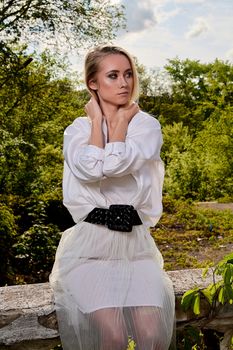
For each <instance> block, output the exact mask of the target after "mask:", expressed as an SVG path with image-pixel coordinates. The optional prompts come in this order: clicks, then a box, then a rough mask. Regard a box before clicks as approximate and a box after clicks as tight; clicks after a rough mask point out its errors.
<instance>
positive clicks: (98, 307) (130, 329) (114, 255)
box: [50, 222, 175, 350]
mask: <svg viewBox="0 0 233 350" xmlns="http://www.w3.org/2000/svg"><path fill="white" fill-rule="evenodd" d="M50 283H51V286H52V288H53V290H54V295H55V303H56V310H57V316H58V322H59V331H60V336H61V340H62V345H63V349H64V350H89V349H90V350H118V349H119V350H126V349H127V344H128V342H130V341H131V346H132V342H133V343H134V344H135V345H134V349H135V350H136V349H137V350H167V349H168V348H169V346H170V348H171V346H172V348H174V347H175V345H174V342H173V341H172V338H173V337H172V335H173V334H174V333H173V329H174V312H175V302H174V291H173V287H172V283H171V281H170V279H169V278H168V276H167V274H166V273H165V271H164V270H163V258H162V256H161V253H160V252H159V250H158V248H157V247H156V244H155V242H154V240H153V238H152V237H151V235H150V232H149V230H148V229H147V228H145V226H143V225H139V226H134V228H133V231H132V232H129V233H125V232H118V231H111V230H109V229H108V228H106V227H104V226H101V225H93V224H90V223H87V222H80V223H78V224H76V225H75V226H74V227H72V228H70V229H68V230H66V231H65V232H64V233H63V235H62V238H61V240H60V243H59V246H58V249H57V253H56V258H55V263H54V266H53V270H52V273H51V275H50ZM171 343H172V345H171Z"/></svg>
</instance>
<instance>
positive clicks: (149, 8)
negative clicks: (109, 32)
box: [114, 0, 233, 68]
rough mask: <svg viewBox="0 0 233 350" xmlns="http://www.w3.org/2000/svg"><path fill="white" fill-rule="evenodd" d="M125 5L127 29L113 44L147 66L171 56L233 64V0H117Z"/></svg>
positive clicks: (203, 61) (165, 61) (157, 64)
mask: <svg viewBox="0 0 233 350" xmlns="http://www.w3.org/2000/svg"><path fill="white" fill-rule="evenodd" d="M114 1H115V2H118V3H121V4H123V5H124V6H125V12H126V19H127V32H126V31H122V32H121V33H119V34H118V36H117V38H116V40H114V43H115V44H117V45H120V46H122V47H124V48H125V49H127V50H128V51H129V52H130V53H131V54H132V55H133V56H136V57H137V59H138V61H139V63H140V64H143V65H144V66H146V67H147V68H156V67H161V68H162V67H164V65H165V64H167V63H168V59H172V58H175V57H178V58H179V59H182V60H183V59H186V58H188V59H191V60H199V61H200V62H202V63H208V62H213V61H214V60H215V59H216V58H218V59H221V60H224V61H229V62H231V63H233V0H114Z"/></svg>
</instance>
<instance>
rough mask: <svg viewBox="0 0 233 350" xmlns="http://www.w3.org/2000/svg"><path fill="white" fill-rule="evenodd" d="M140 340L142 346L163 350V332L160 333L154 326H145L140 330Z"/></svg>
mask: <svg viewBox="0 0 233 350" xmlns="http://www.w3.org/2000/svg"><path fill="white" fill-rule="evenodd" d="M140 340H141V341H140V342H141V343H142V344H143V346H142V348H145V349H156V350H164V349H165V347H164V340H163V334H160V332H159V331H158V329H155V328H154V327H147V328H144V329H143V330H141V337H140Z"/></svg>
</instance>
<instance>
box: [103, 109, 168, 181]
mask: <svg viewBox="0 0 233 350" xmlns="http://www.w3.org/2000/svg"><path fill="white" fill-rule="evenodd" d="M161 146H162V133H161V128H160V124H159V122H158V121H157V120H156V119H155V118H153V117H151V116H148V115H147V114H145V113H143V112H141V113H140V114H138V115H137V117H136V118H133V119H132V122H131V123H130V125H129V128H128V133H127V136H126V139H125V142H121V141H120V142H119V141H117V142H115V141H114V142H110V143H108V144H107V145H106V146H105V158H104V165H103V173H104V175H105V176H107V177H119V176H124V175H128V174H132V173H134V172H136V171H138V170H139V169H140V168H141V167H142V166H143V165H144V163H145V162H147V161H151V160H160V150H161Z"/></svg>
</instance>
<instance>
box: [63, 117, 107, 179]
mask: <svg viewBox="0 0 233 350" xmlns="http://www.w3.org/2000/svg"><path fill="white" fill-rule="evenodd" d="M90 134H91V126H90V123H89V121H88V119H87V118H78V119H76V120H75V121H74V123H73V124H72V125H70V126H68V128H67V129H66V130H65V133H64V147H63V153H64V158H65V162H66V164H67V166H68V168H69V169H70V171H71V172H72V173H73V175H74V176H75V177H77V178H78V179H79V180H80V181H84V182H95V181H98V180H100V179H101V178H102V177H103V159H104V150H103V148H101V147H98V146H97V145H94V144H88V140H89V138H90Z"/></svg>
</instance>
